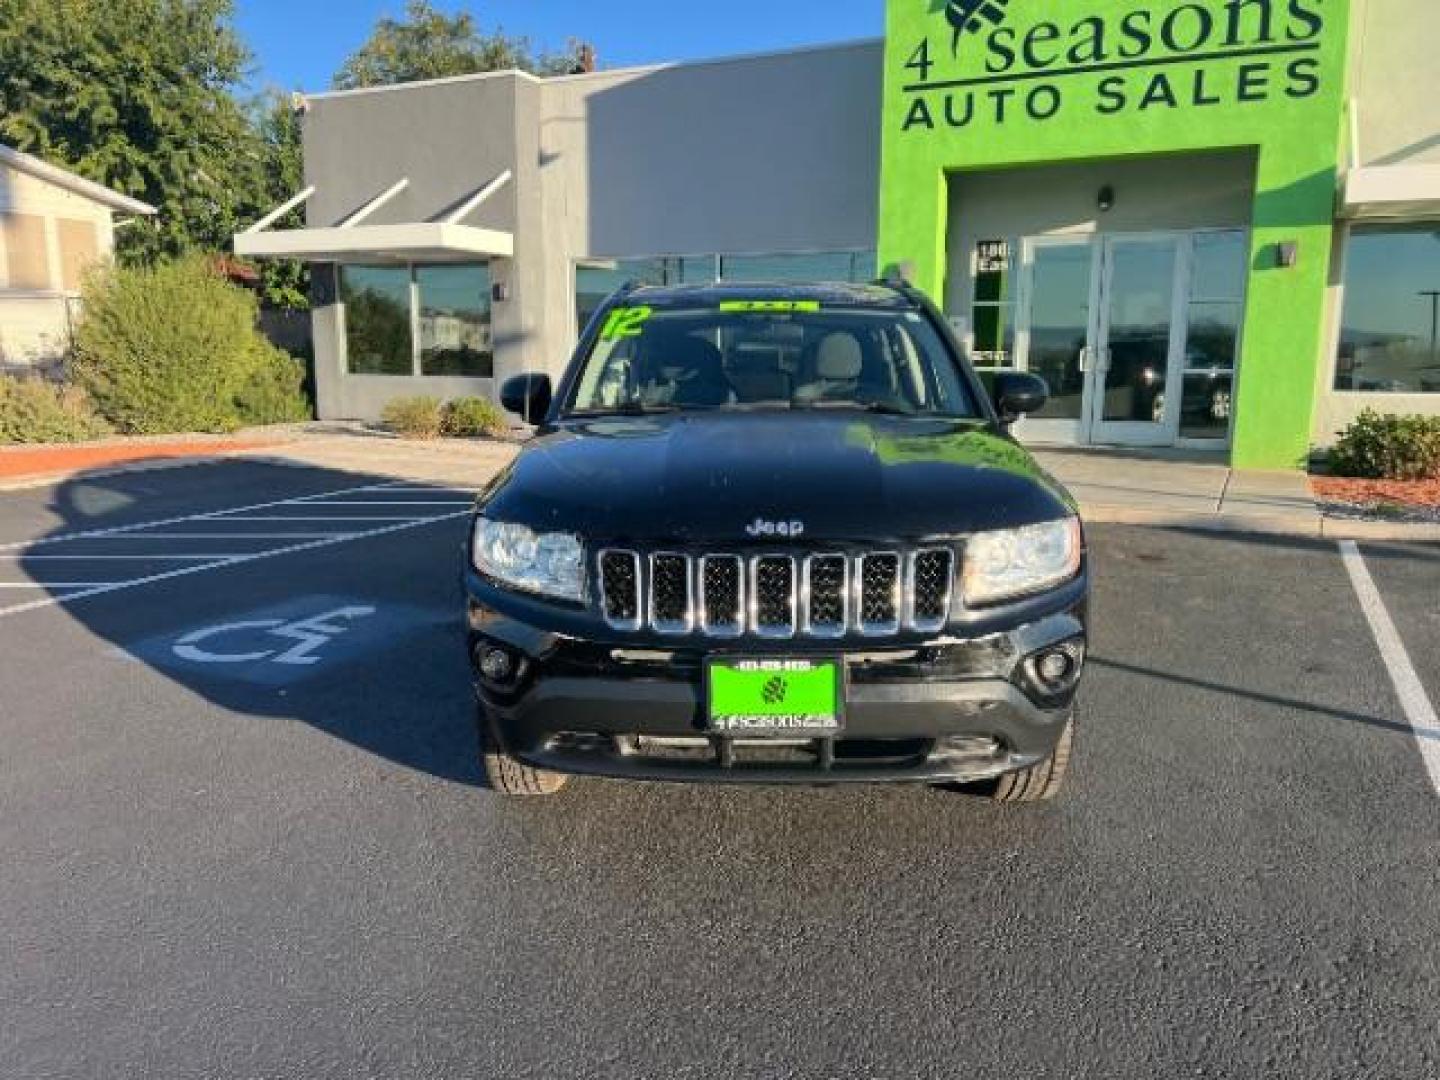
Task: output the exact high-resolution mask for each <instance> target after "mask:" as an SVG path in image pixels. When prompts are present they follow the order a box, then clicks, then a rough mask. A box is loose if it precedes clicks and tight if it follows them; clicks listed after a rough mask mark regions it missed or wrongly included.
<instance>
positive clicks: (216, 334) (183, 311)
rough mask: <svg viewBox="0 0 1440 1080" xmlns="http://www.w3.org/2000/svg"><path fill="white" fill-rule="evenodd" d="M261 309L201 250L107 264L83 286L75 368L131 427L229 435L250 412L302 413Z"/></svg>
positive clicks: (100, 401) (124, 427)
mask: <svg viewBox="0 0 1440 1080" xmlns="http://www.w3.org/2000/svg"><path fill="white" fill-rule="evenodd" d="M255 314H256V303H255V299H254V297H252V296H251V295H250V294H249V293H248V292H246V291H245V290H244V289H241V288H238V287H236V286H234V285H231V284H230V283H229V282H227V281H226V280H225V279H224V278H222V277H221V276H220V275H219V274H218V273H216V272H215V270H214V269H213V268H212V267H211V266H210V264H209V263H208V262H207V261H206V260H205V259H204V258H203V257H200V256H192V257H189V258H185V259H179V260H175V261H173V262H162V263H158V264H156V265H154V266H147V267H106V268H104V269H102V270H99V271H97V272H96V273H93V274H92V275H90V277H89V278H88V279H87V280H86V283H85V288H84V305H83V311H82V316H81V320H80V324H79V326H77V327H76V331H75V359H74V361H73V363H72V374H73V376H74V378H75V380H76V381H77V382H78V383H79V384H80V385H82V386H84V387H85V388H86V389H87V390H88V391H89V392H90V396H91V397H92V398H93V399H94V401H95V406H96V408H97V409H98V410H99V411H100V413H101V415H103V416H104V417H105V418H106V419H108V420H109V421H110V422H111V423H112V424H114V425H115V426H116V427H117V428H119V429H120V430H121V431H125V432H132V433H136V434H162V433H166V432H173V431H231V430H234V429H235V428H237V427H239V426H240V425H241V424H242V423H243V422H245V421H246V420H248V419H249V418H250V415H265V416H276V415H283V416H285V417H286V418H291V417H296V416H298V415H299V414H301V413H302V412H303V411H306V406H305V405H304V404H303V399H301V398H300V397H299V394H298V389H296V388H295V384H294V383H293V380H292V379H291V378H290V376H289V374H288V371H286V369H284V367H283V365H282V364H281V363H280V361H279V359H278V357H277V356H276V350H275V348H274V347H273V346H272V345H270V343H269V342H267V341H266V340H265V338H264V337H263V336H262V335H261V334H260V332H259V331H258V330H257V329H256V327H255ZM282 372H286V373H285V374H282ZM292 390H293V391H294V394H293V397H292V399H291V400H288V401H287V400H282V399H283V398H285V397H286V396H288V395H290V392H291V391H292Z"/></svg>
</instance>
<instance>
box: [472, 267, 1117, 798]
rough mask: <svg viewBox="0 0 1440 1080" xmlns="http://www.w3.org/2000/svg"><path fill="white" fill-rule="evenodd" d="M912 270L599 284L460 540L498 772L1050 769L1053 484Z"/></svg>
mask: <svg viewBox="0 0 1440 1080" xmlns="http://www.w3.org/2000/svg"><path fill="white" fill-rule="evenodd" d="M1045 396H1046V389H1045V384H1044V383H1043V382H1042V381H1040V380H1039V379H1036V378H1034V377H1032V376H1029V375H1024V374H1018V373H1012V374H1002V375H1001V376H999V378H998V379H997V381H996V384H995V387H994V400H993V401H992V400H990V399H989V398H988V397H987V396H986V394H985V392H984V389H983V388H982V386H981V384H980V382H979V380H978V379H977V378H976V376H975V373H974V371H973V370H971V368H970V367H969V365H968V364H967V363H966V361H965V360H964V358H963V356H962V353H961V350H960V347H959V345H958V344H957V342H956V341H955V339H954V337H953V336H952V334H951V332H950V329H949V327H948V326H947V325H946V323H945V321H944V319H943V318H942V317H941V316H940V314H939V313H938V312H937V311H936V310H935V308H934V307H933V306H932V305H931V304H930V303H929V301H928V300H926V299H925V298H924V297H923V296H922V295H921V294H920V293H918V292H916V291H915V290H913V289H911V288H909V287H908V286H904V285H893V286H892V285H870V286H854V285H816V286H803V287H801V286H787V285H759V286H757V285H750V286H741V285H713V286H705V287H673V288H647V287H630V288H626V289H623V290H621V291H620V292H619V293H617V294H616V295H615V296H613V297H611V298H610V300H608V301H607V302H606V304H605V305H604V307H603V308H602V309H601V310H600V311H599V312H598V313H597V314H596V315H595V317H594V319H593V320H592V321H591V323H590V326H589V327H588V328H587V330H586V332H585V334H584V335H583V339H582V341H581V342H580V345H579V348H578V350H577V352H576V355H575V358H574V361H573V362H572V364H571V365H570V368H569V370H568V371H567V373H566V374H565V376H564V378H563V379H562V380H561V381H560V384H559V386H558V388H552V386H551V383H550V380H549V378H548V377H546V376H543V375H522V376H519V377H518V378H515V379H511V380H510V381H508V382H507V383H506V384H505V386H504V388H503V393H502V397H503V400H504V403H505V406H506V408H508V409H510V410H511V411H514V412H517V413H520V414H521V415H523V416H524V417H526V418H527V419H530V420H532V421H534V422H536V423H537V424H538V432H537V435H536V438H535V439H534V440H533V441H532V442H531V443H530V444H529V445H528V446H527V447H526V448H525V450H524V451H523V452H522V453H521V454H520V455H519V457H518V458H517V459H516V460H515V461H514V462H513V463H512V464H511V465H510V467H509V468H507V469H506V470H505V471H504V472H503V473H502V474H501V475H500V476H498V477H497V478H496V479H495V480H494V482H492V483H491V484H490V485H489V486H488V487H487V488H486V490H485V491H484V492H483V493H482V495H481V497H480V500H479V503H478V507H477V513H476V516H475V519H474V523H473V529H472V532H471V536H470V543H469V545H468V550H467V558H466V562H465V575H464V576H465V588H466V593H467V601H468V610H467V616H468V631H469V652H470V657H471V661H472V663H473V666H474V673H475V689H476V694H477V697H478V701H479V711H478V717H479V726H480V736H481V743H482V752H483V755H484V762H485V769H486V773H487V776H488V779H489V781H490V784H491V786H492V787H493V788H494V789H496V790H498V791H501V792H506V793H509V794H514V795H540V794H549V793H552V792H555V791H557V790H559V789H560V788H561V787H562V786H563V785H564V783H565V781H566V779H567V777H568V775H569V774H592V775H598V776H609V777H622V778H630V779H638V780H681V781H720V782H759V783H810V784H815V783H835V782H844V781H871V782H873V781H907V780H908V781H923V782H929V783H939V784H947V785H950V784H953V785H963V786H966V787H971V788H974V789H979V790H983V791H986V792H988V793H989V794H991V795H993V796H994V797H995V798H998V799H1002V800H1011V801H1022V800H1033V799H1043V798H1049V797H1050V796H1052V795H1054V794H1055V793H1056V791H1057V790H1058V789H1059V787H1060V784H1061V781H1062V779H1063V777H1064V775H1065V770H1066V767H1067V765H1068V763H1069V759H1070V751H1071V743H1072V740H1073V738H1074V726H1075V721H1074V709H1073V705H1074V698H1075V691H1076V686H1077V684H1078V682H1079V679H1080V673H1081V668H1082V666H1083V665H1084V662H1085V640H1086V639H1085V615H1086V599H1087V595H1088V589H1089V585H1088V579H1087V565H1086V552H1085V543H1084V536H1083V533H1082V531H1081V526H1080V522H1079V519H1078V518H1077V516H1076V507H1075V503H1074V501H1073V500H1072V499H1071V498H1070V496H1069V495H1068V494H1067V493H1066V492H1065V490H1064V489H1063V488H1061V487H1060V486H1059V484H1057V483H1056V482H1055V481H1054V480H1053V479H1051V478H1050V477H1049V476H1048V475H1047V474H1046V473H1045V472H1043V471H1042V470H1041V469H1040V467H1039V466H1038V465H1036V463H1035V462H1034V461H1033V460H1032V459H1031V457H1030V456H1029V455H1028V454H1027V453H1026V452H1025V451H1024V450H1023V449H1021V448H1020V446H1019V445H1017V444H1016V442H1015V441H1014V440H1013V439H1012V438H1011V437H1010V435H1009V434H1008V430H1007V428H1008V425H1009V424H1010V423H1011V422H1012V421H1014V420H1015V419H1016V418H1017V417H1019V416H1020V415H1021V414H1023V413H1026V412H1031V411H1034V410H1035V409H1038V408H1039V407H1040V406H1042V405H1043V404H1044V401H1045Z"/></svg>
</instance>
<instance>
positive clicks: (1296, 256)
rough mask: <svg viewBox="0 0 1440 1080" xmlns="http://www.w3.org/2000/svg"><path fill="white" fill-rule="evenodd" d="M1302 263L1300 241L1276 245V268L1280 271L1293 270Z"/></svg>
mask: <svg viewBox="0 0 1440 1080" xmlns="http://www.w3.org/2000/svg"><path fill="white" fill-rule="evenodd" d="M1299 261H1300V241H1298V240H1286V241H1284V242H1282V243H1279V244H1276V245H1275V266H1276V268H1277V269H1280V270H1292V269H1294V267H1295V264H1296V263H1298V262H1299Z"/></svg>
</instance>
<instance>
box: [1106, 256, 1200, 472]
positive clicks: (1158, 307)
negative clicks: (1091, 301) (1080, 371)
mask: <svg viewBox="0 0 1440 1080" xmlns="http://www.w3.org/2000/svg"><path fill="white" fill-rule="evenodd" d="M1180 249H1181V245H1180V238H1179V237H1178V236H1135V237H1128V236H1117V237H1112V238H1109V239H1107V240H1105V241H1104V253H1103V263H1102V265H1103V271H1102V273H1103V287H1102V293H1103V300H1102V302H1101V305H1100V318H1099V320H1098V323H1099V326H1098V333H1097V335H1096V339H1097V340H1096V348H1095V358H1096V362H1095V365H1094V375H1093V378H1092V379H1091V397H1092V398H1093V401H1092V403H1091V423H1090V441H1091V442H1097V443H1117V444H1121V445H1125V446H1168V445H1170V444H1172V443H1174V442H1175V438H1176V434H1177V433H1176V431H1175V427H1176V425H1175V424H1174V423H1173V420H1174V419H1175V417H1174V416H1172V415H1171V414H1172V413H1176V412H1178V410H1172V409H1167V408H1166V402H1167V400H1168V399H1169V398H1170V397H1171V395H1170V394H1169V393H1168V392H1167V391H1168V390H1169V387H1170V384H1171V382H1172V381H1173V382H1175V383H1176V384H1177V386H1178V385H1179V383H1180V380H1181V379H1182V378H1183V364H1181V362H1180V360H1181V351H1182V348H1183V341H1182V338H1183V336H1184V334H1183V330H1181V328H1180V327H1181V322H1180V318H1179V314H1180V313H1179V311H1178V310H1177V298H1178V297H1180V296H1181V282H1180V271H1181V261H1180Z"/></svg>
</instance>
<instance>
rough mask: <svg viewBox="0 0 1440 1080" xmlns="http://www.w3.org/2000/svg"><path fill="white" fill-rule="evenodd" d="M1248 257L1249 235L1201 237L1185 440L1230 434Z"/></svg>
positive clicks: (1195, 264) (1194, 266) (1183, 408)
mask: <svg viewBox="0 0 1440 1080" xmlns="http://www.w3.org/2000/svg"><path fill="white" fill-rule="evenodd" d="M1248 254H1249V241H1248V238H1247V236H1246V234H1245V233H1243V232H1201V233H1196V234H1195V237H1194V255H1193V258H1192V260H1191V271H1190V301H1189V309H1188V317H1189V327H1188V332H1187V335H1186V339H1185V342H1186V343H1185V389H1184V393H1183V395H1182V400H1181V405H1180V436H1181V438H1185V439H1224V438H1227V437H1228V436H1229V434H1230V418H1231V416H1232V415H1233V414H1234V411H1235V408H1234V401H1235V361H1236V358H1237V357H1238V356H1239V350H1240V325H1241V321H1242V319H1243V318H1244V315H1245V274H1246V267H1247V265H1248Z"/></svg>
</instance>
